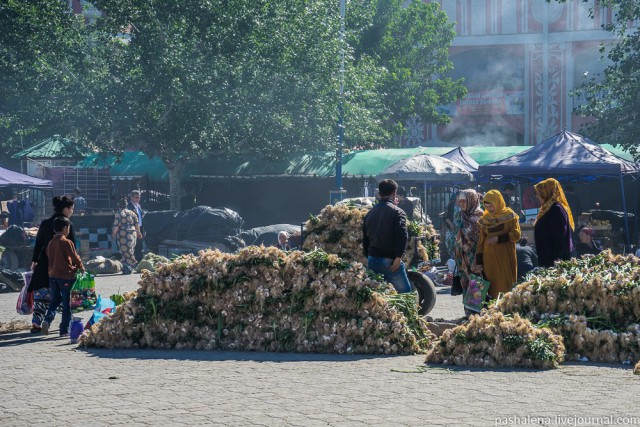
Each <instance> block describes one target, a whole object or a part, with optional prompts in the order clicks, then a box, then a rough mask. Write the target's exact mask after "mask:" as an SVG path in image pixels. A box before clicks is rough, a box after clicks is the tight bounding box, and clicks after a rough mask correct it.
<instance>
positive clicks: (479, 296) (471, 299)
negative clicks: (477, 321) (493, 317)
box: [462, 274, 491, 313]
mask: <svg viewBox="0 0 640 427" xmlns="http://www.w3.org/2000/svg"><path fill="white" fill-rule="evenodd" d="M490 285H491V283H489V281H488V280H485V279H483V278H482V277H479V276H475V275H473V274H472V275H471V276H470V278H469V286H468V287H467V290H466V292H465V293H464V296H463V297H462V304H463V305H464V306H465V307H466V308H468V309H469V310H471V311H475V312H477V313H479V312H480V311H482V306H483V304H484V301H485V299H486V298H487V293H488V292H489V286H490Z"/></svg>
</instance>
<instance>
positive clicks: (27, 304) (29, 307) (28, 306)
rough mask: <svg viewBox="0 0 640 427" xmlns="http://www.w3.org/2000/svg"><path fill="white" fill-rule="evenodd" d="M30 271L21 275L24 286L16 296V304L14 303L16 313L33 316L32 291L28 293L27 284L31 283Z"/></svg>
mask: <svg viewBox="0 0 640 427" xmlns="http://www.w3.org/2000/svg"><path fill="white" fill-rule="evenodd" d="M32 275H33V273H32V272H31V271H29V272H27V273H23V276H24V286H23V287H22V290H21V291H20V295H18V302H17V303H16V312H17V313H18V314H22V315H25V316H26V315H29V314H33V291H31V292H30V291H29V283H31V276H32Z"/></svg>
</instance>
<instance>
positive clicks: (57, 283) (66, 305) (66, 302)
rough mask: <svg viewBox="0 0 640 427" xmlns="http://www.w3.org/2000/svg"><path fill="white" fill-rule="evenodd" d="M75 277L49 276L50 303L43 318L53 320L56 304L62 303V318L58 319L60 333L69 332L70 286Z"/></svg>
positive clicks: (48, 320) (71, 286)
mask: <svg viewBox="0 0 640 427" xmlns="http://www.w3.org/2000/svg"><path fill="white" fill-rule="evenodd" d="M74 282H75V279H58V278H56V277H49V283H50V284H51V304H49V310H47V314H45V316H44V320H46V321H47V322H49V324H51V322H53V319H54V318H55V317H56V310H57V309H58V306H59V305H60V304H62V320H61V321H60V334H61V335H62V334H67V333H69V323H71V288H73V283H74Z"/></svg>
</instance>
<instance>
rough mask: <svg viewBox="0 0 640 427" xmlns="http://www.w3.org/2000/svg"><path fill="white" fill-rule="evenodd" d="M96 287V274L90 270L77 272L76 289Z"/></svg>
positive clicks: (74, 285)
mask: <svg viewBox="0 0 640 427" xmlns="http://www.w3.org/2000/svg"><path fill="white" fill-rule="evenodd" d="M95 287H96V279H95V276H94V275H93V274H91V273H89V272H86V271H85V272H84V273H81V272H77V273H76V282H75V283H74V284H73V289H74V290H78V291H81V290H84V289H95Z"/></svg>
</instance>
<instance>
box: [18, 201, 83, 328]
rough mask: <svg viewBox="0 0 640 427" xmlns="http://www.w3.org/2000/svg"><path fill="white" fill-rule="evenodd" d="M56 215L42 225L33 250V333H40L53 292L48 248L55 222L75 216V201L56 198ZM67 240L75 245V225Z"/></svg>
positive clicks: (54, 205)
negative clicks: (59, 218) (50, 282)
mask: <svg viewBox="0 0 640 427" xmlns="http://www.w3.org/2000/svg"><path fill="white" fill-rule="evenodd" d="M53 210H54V214H53V215H52V216H51V218H48V219H45V220H43V221H42V222H41V223H40V227H39V228H38V234H37V235H36V243H35V246H34V248H33V257H32V259H31V270H32V271H33V276H32V277H31V282H30V284H29V290H30V291H33V301H34V304H33V317H32V318H31V332H32V333H38V332H40V329H41V326H40V325H42V320H43V319H44V315H45V313H46V312H47V309H48V308H49V302H50V300H51V292H50V291H49V258H48V257H47V246H48V245H49V242H50V241H51V239H52V238H53V236H54V235H55V232H54V231H53V220H55V219H56V218H58V217H61V216H64V217H66V218H69V217H70V216H71V215H72V214H73V199H71V198H70V197H67V196H56V197H54V198H53ZM67 239H69V240H71V241H72V242H74V243H75V233H74V230H73V224H71V227H70V229H69V235H68V236H67Z"/></svg>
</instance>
